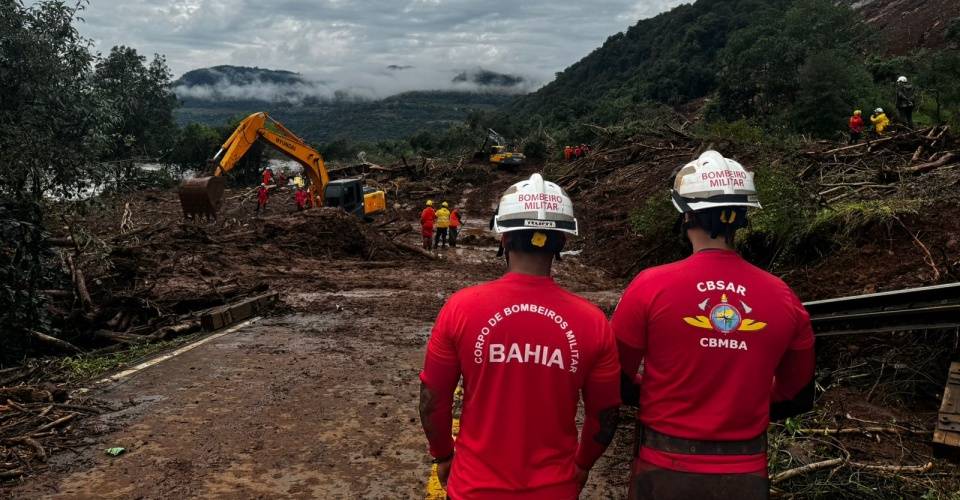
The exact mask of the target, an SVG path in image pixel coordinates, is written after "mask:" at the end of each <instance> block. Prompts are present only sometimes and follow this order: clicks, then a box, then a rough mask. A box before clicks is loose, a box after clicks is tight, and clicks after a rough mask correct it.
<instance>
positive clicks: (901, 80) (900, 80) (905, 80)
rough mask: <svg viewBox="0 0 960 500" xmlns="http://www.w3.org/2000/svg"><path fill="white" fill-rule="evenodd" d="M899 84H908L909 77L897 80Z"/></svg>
mask: <svg viewBox="0 0 960 500" xmlns="http://www.w3.org/2000/svg"><path fill="white" fill-rule="evenodd" d="M897 83H907V77H905V76H901V77H900V78H897Z"/></svg>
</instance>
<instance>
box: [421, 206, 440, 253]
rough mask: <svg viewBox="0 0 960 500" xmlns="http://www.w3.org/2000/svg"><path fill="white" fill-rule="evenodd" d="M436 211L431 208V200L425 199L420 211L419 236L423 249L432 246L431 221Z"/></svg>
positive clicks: (433, 219)
mask: <svg viewBox="0 0 960 500" xmlns="http://www.w3.org/2000/svg"><path fill="white" fill-rule="evenodd" d="M436 219H437V212H436V211H435V210H434V209H433V200H427V206H426V207H425V208H424V209H423V211H422V212H420V236H421V237H423V248H424V250H430V249H431V248H433V221H435V220H436Z"/></svg>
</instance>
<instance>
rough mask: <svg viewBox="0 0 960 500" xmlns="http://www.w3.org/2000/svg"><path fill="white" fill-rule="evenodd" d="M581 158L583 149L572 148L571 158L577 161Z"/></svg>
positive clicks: (578, 147)
mask: <svg viewBox="0 0 960 500" xmlns="http://www.w3.org/2000/svg"><path fill="white" fill-rule="evenodd" d="M582 156H583V148H581V147H580V146H577V147H575V148H573V157H574V158H576V159H577V160H579V159H580V157H582Z"/></svg>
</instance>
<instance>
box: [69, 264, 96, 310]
mask: <svg viewBox="0 0 960 500" xmlns="http://www.w3.org/2000/svg"><path fill="white" fill-rule="evenodd" d="M67 265H68V266H69V267H70V276H71V278H72V279H73V286H74V288H76V289H77V296H78V297H80V304H81V305H82V306H83V310H84V311H86V312H90V311H91V310H92V309H93V299H92V298H90V292H89V291H88V290H87V281H86V280H85V279H84V278H83V271H81V270H80V269H78V268H77V265H76V264H74V262H73V256H72V255H67Z"/></svg>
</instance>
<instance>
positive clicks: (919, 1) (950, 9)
mask: <svg viewBox="0 0 960 500" xmlns="http://www.w3.org/2000/svg"><path fill="white" fill-rule="evenodd" d="M851 3H852V4H853V6H854V8H856V9H857V10H858V11H859V12H860V14H861V15H863V17H864V19H866V21H867V23H868V24H869V25H870V29H872V30H876V31H878V32H879V33H880V38H881V40H882V45H881V50H882V51H884V52H885V53H887V54H895V55H905V54H908V53H910V52H912V51H914V50H916V49H920V48H925V49H942V48H945V47H946V46H947V41H946V32H947V29H949V28H950V25H951V23H952V22H956V20H957V19H958V18H960V2H956V1H955V0H854V1H852V2H851Z"/></svg>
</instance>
